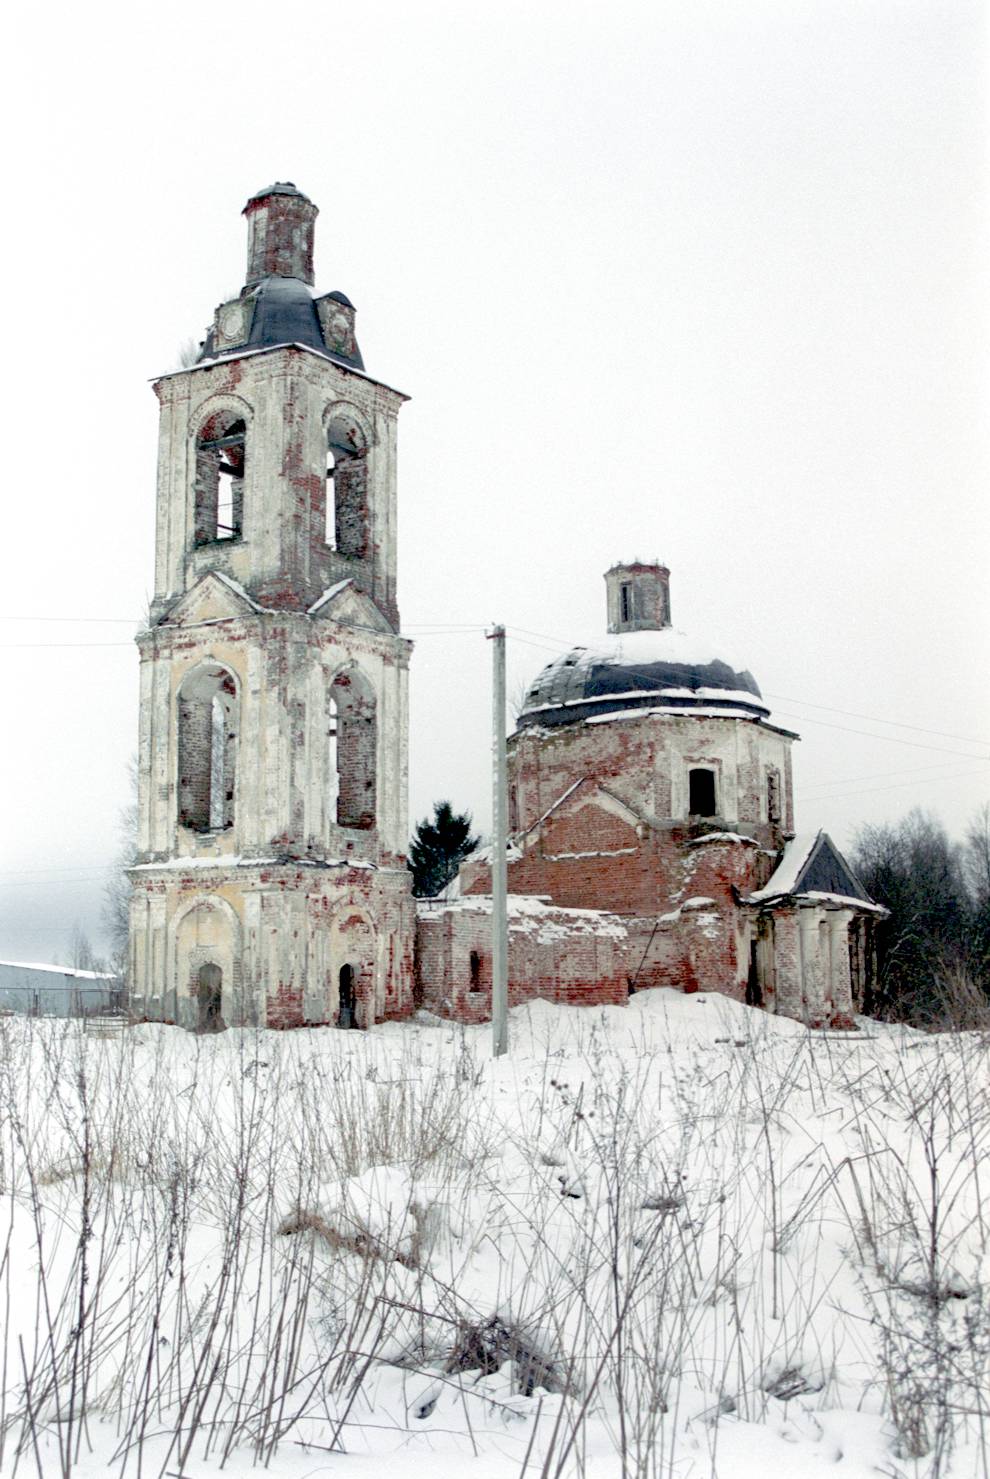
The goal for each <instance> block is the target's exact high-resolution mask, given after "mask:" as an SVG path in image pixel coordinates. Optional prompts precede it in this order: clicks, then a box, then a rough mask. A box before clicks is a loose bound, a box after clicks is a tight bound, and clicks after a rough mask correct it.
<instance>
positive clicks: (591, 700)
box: [518, 627, 770, 729]
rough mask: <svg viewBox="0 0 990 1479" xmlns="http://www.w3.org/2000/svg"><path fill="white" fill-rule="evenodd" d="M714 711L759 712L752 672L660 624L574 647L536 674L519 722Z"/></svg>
mask: <svg viewBox="0 0 990 1479" xmlns="http://www.w3.org/2000/svg"><path fill="white" fill-rule="evenodd" d="M656 708H663V709H665V710H677V709H684V710H687V711H690V710H694V711H698V710H706V711H707V710H717V711H718V713H720V714H721V713H728V715H729V717H733V716H734V715H738V716H739V717H740V718H765V717H766V716H767V715H768V714H769V712H770V711H769V709H768V708H767V706H766V704H765V703H764V702H763V699H762V696H761V694H760V690H759V688H758V687H757V683H756V679H755V678H754V677H753V675H752V673H750V672H748V671H746V670H745V669H742V668H737V667H735V666H733V665H731V664H730V663H728V662H726V661H724V659H722V658H720V657H717V656H715V655H714V649H713V647H712V646H711V644H706V643H704V642H700V641H697V640H693V639H691V638H689V637H687V636H685V634H684V633H683V632H678V631H675V630H674V629H673V628H672V627H665V628H663V629H662V630H660V631H642V632H624V633H622V634H621V635H620V636H616V637H612V638H609V639H608V641H607V642H606V643H603V644H602V645H601V646H599V647H574V648H572V649H571V651H570V652H568V653H565V654H564V656H563V657H558V658H555V659H554V661H553V662H552V663H548V664H547V666H546V667H545V668H544V669H543V671H542V672H541V673H539V674H538V675H537V677H536V679H535V681H534V682H533V683H532V685H531V686H530V689H529V692H528V693H527V694H526V700H525V703H524V705H523V709H522V713H521V714H520V716H519V723H518V728H520V729H527V728H530V727H534V726H545V727H548V728H549V727H552V726H556V725H560V724H577V723H579V722H580V721H581V720H583V719H590V718H594V717H595V716H597V715H602V714H612V713H618V712H620V711H626V710H629V709H656Z"/></svg>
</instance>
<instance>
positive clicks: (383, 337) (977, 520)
mask: <svg viewBox="0 0 990 1479" xmlns="http://www.w3.org/2000/svg"><path fill="white" fill-rule="evenodd" d="M6 27H7V35H8V38H9V40H10V41H12V42H13V52H12V54H11V55H10V56H9V59H8V79H7V84H6V87H5V94H4V96H3V98H2V102H0V107H2V110H3V113H4V114H5V115H6V116H5V117H4V119H3V130H4V136H5V138H6V139H7V141H8V145H9V148H8V160H7V164H6V170H5V192H4V194H5V207H6V215H7V221H6V223H5V226H4V230H3V233H2V246H0V251H2V254H3V257H4V259H5V271H4V281H5V283H6V289H5V305H4V331H5V349H6V354H5V364H6V368H7V378H6V384H5V390H4V395H3V397H2V401H0V404H2V406H3V410H4V419H5V422H6V425H5V427H4V436H3V445H4V453H5V456H4V469H5V477H4V484H5V488H4V498H3V534H4V537H3V542H2V549H3V556H2V558H3V565H2V571H0V617H2V618H3V619H2V620H0V644H2V650H0V660H2V669H3V674H4V676H3V683H2V693H3V699H4V722H3V725H2V726H0V749H2V753H0V775H2V779H3V798H2V816H0V825H2V829H3V845H2V856H0V885H2V888H0V958H5V959H29V960H40V959H45V958H52V957H54V956H55V955H56V954H61V955H62V956H63V958H65V951H66V949H67V945H68V937H69V934H70V932H71V929H72V926H73V924H74V922H75V921H76V920H77V919H78V920H79V921H80V922H82V924H83V925H84V926H85V927H86V928H87V929H89V930H90V932H91V933H92V934H93V935H94V936H95V935H96V934H97V933H98V916H99V900H100V890H101V881H102V871H103V869H104V867H105V865H106V863H107V861H108V859H109V858H110V857H111V855H112V854H113V852H114V850H115V848H116V845H117V814H118V810H119V808H120V807H121V806H122V805H123V804H124V802H125V801H126V799H127V780H126V770H127V762H128V757H129V756H130V755H131V754H132V753H133V751H134V749H135V739H136V727H137V681H136V679H137V653H136V650H135V649H134V647H133V645H132V643H131V638H132V635H133V631H134V629H135V627H136V626H137V624H138V622H139V620H140V618H141V615H142V612H143V610H144V608H145V602H146V599H147V597H148V595H149V593H150V589H151V580H152V532H153V508H154V491H155V490H154V478H155V457H156V435H157V417H156V402H155V398H154V395H153V393H152V391H151V388H150V385H149V383H148V382H149V380H150V379H151V378H152V377H153V376H154V375H155V374H156V373H158V372H160V371H162V370H164V369H167V368H170V367H171V366H173V365H174V363H175V361H176V358H177V349H178V346H179V345H180V344H181V343H182V342H183V341H184V340H186V339H187V338H188V337H190V336H196V337H200V336H201V333H202V330H203V328H204V327H205V325H206V323H207V321H208V320H209V318H210V317H211V315H212V311H213V308H214V306H215V304H216V303H217V302H219V301H220V300H221V299H223V298H225V297H228V296H230V295H231V294H232V293H234V292H236V291H237V290H238V288H239V286H240V284H241V283H242V282H243V279H244V251H245V246H244V242H245V236H244V222H243V220H242V218H241V215H240V211H241V208H242V207H243V205H244V202H245V200H246V199H247V197H248V196H249V195H250V194H252V193H253V192H254V191H255V190H257V189H258V188H260V187H261V186H263V185H266V184H268V183H270V182H271V181H272V180H273V179H291V180H294V181H295V182H296V183H297V184H298V185H299V186H300V187H301V188H302V189H303V190H305V191H306V193H307V194H308V195H310V196H311V198H312V199H313V200H315V201H316V203H317V204H318V205H319V207H320V209H321V214H320V217H319V220H318V222H317V281H318V285H319V287H320V288H322V289H323V290H328V289H331V288H340V289H342V290H343V291H345V292H346V293H347V294H348V295H349V296H350V297H351V298H352V299H353V301H354V302H355V303H356V304H357V308H358V333H359V339H360V343H361V346H362V349H363V352H364V357H365V362H366V364H367V366H368V369H369V371H370V372H371V373H372V374H374V375H378V376H380V377H381V378H382V379H384V380H386V381H388V382H389V383H390V384H392V385H397V386H399V387H400V388H402V389H403V390H405V391H407V392H408V393H409V394H410V395H411V396H412V397H413V399H412V401H411V402H410V404H409V405H407V406H406V407H405V408H404V410H403V412H402V417H401V420H400V443H399V445H400V464H399V466H400V474H399V499H400V511H401V543H400V556H399V560H400V563H399V594H400V603H401V607H402V613H403V621H404V625H405V626H406V627H407V628H409V629H410V630H411V631H412V634H413V635H415V636H416V638H417V642H418V645H417V650H416V653H415V657H414V667H413V698H412V796H411V802H412V810H413V815H414V817H415V816H416V815H422V814H423V813H424V812H426V811H427V810H428V808H429V806H430V804H431V803H432V801H433V800H435V799H437V798H440V797H448V796H449V797H450V798H451V799H452V800H453V801H454V803H455V804H456V805H458V806H461V807H469V808H471V809H472V810H473V811H474V814H475V817H476V820H477V821H478V823H479V824H480V825H481V826H482V827H484V826H485V825H486V824H487V821H488V816H489V810H490V806H489V769H488V767H489V738H488V727H489V698H488V690H489V661H490V651H489V646H488V644H487V643H486V642H485V641H484V639H483V636H482V635H481V633H480V632H477V631H475V632H462V633H446V634H442V635H441V634H435V635H426V634H425V633H424V632H423V631H422V630H419V631H417V630H416V628H420V629H422V628H424V627H425V626H426V625H427V624H430V623H433V624H441V625H442V624H446V623H451V624H464V625H466V626H469V625H472V624H475V625H483V624H485V623H488V622H491V621H493V620H501V621H503V622H505V623H507V624H509V625H510V627H513V628H515V629H516V630H517V632H521V633H522V634H524V635H525V639H526V640H525V643H524V642H523V640H521V639H520V638H516V639H515V640H513V641H512V642H511V644H510V653H509V662H510V678H509V687H510V691H512V690H514V689H515V690H518V689H519V688H520V687H521V686H522V684H523V683H524V682H526V681H527V680H528V679H529V678H530V677H532V675H533V674H534V673H535V671H536V670H537V669H538V668H539V667H540V666H541V665H542V664H543V663H544V662H546V661H549V659H550V657H551V656H552V650H556V649H558V648H559V647H562V646H569V645H571V644H572V643H574V642H577V641H588V640H593V639H594V638H596V637H598V636H599V635H600V634H601V633H602V631H603V630H604V582H603V581H602V578H601V577H602V572H603V571H604V570H605V569H606V568H607V567H608V566H609V565H610V564H612V563H613V562H614V561H615V560H617V559H629V558H634V557H637V556H638V557H640V558H649V557H652V556H654V555H659V556H660V557H661V558H662V559H664V560H665V561H666V562H667V563H668V564H669V566H670V568H671V570H672V582H671V584H672V598H673V608H674V622H675V625H678V626H682V627H684V628H685V629H687V630H689V631H699V632H705V633H711V634H714V635H716V636H719V637H721V638H722V639H723V641H724V646H725V650H726V654H727V656H729V658H730V659H732V658H734V657H738V659H739V660H741V661H742V662H743V663H744V664H745V665H748V666H749V667H750V669H751V670H752V672H753V673H754V674H755V676H756V678H757V680H758V681H759V683H760V685H761V687H762V689H763V692H764V694H765V695H766V696H767V697H768V698H769V699H770V701H771V703H772V706H773V709H774V712H775V714H776V716H777V717H779V719H780V721H781V722H782V723H784V724H786V725H788V726H790V727H792V728H795V729H797V730H799V731H800V732H801V734H802V735H803V742H802V743H801V745H800V746H798V747H797V758H796V779H797V783H796V794H797V797H798V822H799V826H801V827H802V828H808V827H815V826H819V825H821V826H825V827H826V828H827V829H828V830H829V831H830V832H831V833H832V835H833V837H834V838H835V839H836V841H837V842H838V843H839V844H840V846H847V845H848V844H849V843H850V842H851V839H852V835H853V833H854V831H855V829H856V827H857V826H858V825H860V824H862V823H864V822H874V821H879V820H883V819H888V818H896V817H898V816H900V815H902V814H903V812H905V811H906V810H907V809H908V808H909V807H910V806H911V805H913V804H921V805H923V806H925V807H927V808H930V809H932V810H933V811H935V812H936V813H937V814H938V815H939V816H941V817H942V818H943V820H944V821H945V823H946V824H947V826H948V827H949V829H950V831H951V832H952V833H953V834H954V835H957V836H958V835H961V833H962V831H963V829H964V827H965V824H966V821H967V819H968V818H969V817H970V816H971V815H972V813H973V812H974V811H975V809H976V807H977V806H978V805H979V804H980V803H981V802H982V801H983V800H984V799H986V798H987V797H988V796H990V763H988V758H987V757H988V756H990V712H988V708H990V700H988V683H987V673H988V664H987V657H988V650H987V649H988V641H987V637H988V620H987V598H986V586H987V581H986V575H985V570H986V565H987V553H988V549H987V534H988V516H987V511H986V510H987V487H988V472H990V455H988V452H990V448H988V415H987V391H988V357H987V345H988V333H987V330H988V312H987V308H988V275H987V262H988V252H987V248H988V234H990V233H988V209H987V205H988V190H987V61H988V48H987V37H986V30H985V7H984V5H982V4H980V3H977V0H942V3H935V0H779V3H773V0H736V3H729V0H711V3H706V0H653V3H649V4H634V3H623V0H612V3H609V4H605V3H594V4H587V3H585V4H580V3H575V0H568V3H559V0H550V3H542V4H534V3H529V4H520V3H515V0H508V3H506V0H502V3H499V4H498V5H494V4H487V3H486V4H464V3H459V4H448V5H443V4H435V3H426V4H417V3H415V0H411V3H404V4H391V3H382V0H378V3H376V0H364V3H362V4H360V5H354V4H346V5H344V4H340V3H337V0H324V3H321V4H294V3H292V0H285V3H282V4H281V5H279V6H275V7H273V6H271V5H260V4H255V3H246V0H239V3H238V4H236V5H233V4H202V3H199V4H196V5H191V4H186V3H175V0H173V3H172V4H170V5H169V6H168V7H164V8H163V7H158V8H155V9H150V8H147V7H141V6H127V7H126V8H125V7H123V6H121V7H120V8H119V9H117V8H111V7H109V6H107V5H105V4H100V3H96V4H92V5H87V6H76V5H72V6H70V5H66V4H58V5H55V6H46V7H31V8H28V7H26V6H19V7H18V8H17V11H16V12H15V15H14V18H13V19H9V20H8V22H7V23H6ZM42 618H44V619H42ZM53 618H58V619H59V620H53ZM529 643H532V644H538V645H526V644H529ZM18 644H27V645H18ZM59 644H71V645H59ZM81 644H101V645H81ZM102 644H110V645H102Z"/></svg>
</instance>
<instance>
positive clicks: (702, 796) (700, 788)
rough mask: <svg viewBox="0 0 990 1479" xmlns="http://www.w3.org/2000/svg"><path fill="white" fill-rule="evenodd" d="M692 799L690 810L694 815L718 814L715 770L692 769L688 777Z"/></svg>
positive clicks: (689, 804) (690, 800) (689, 805)
mask: <svg viewBox="0 0 990 1479" xmlns="http://www.w3.org/2000/svg"><path fill="white" fill-rule="evenodd" d="M688 786H689V791H690V799H689V802H688V811H689V812H690V813H691V815H692V816H694V817H713V816H717V815H718V807H717V805H716V796H715V772H714V771H713V770H701V769H698V770H692V771H691V773H690V775H689V777H688Z"/></svg>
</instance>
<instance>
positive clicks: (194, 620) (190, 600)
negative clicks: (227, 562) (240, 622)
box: [158, 570, 267, 627]
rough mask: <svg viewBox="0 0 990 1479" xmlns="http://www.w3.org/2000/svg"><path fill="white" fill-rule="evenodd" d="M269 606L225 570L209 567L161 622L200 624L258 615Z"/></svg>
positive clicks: (160, 623)
mask: <svg viewBox="0 0 990 1479" xmlns="http://www.w3.org/2000/svg"><path fill="white" fill-rule="evenodd" d="M266 609H267V608H266V607H264V606H260V605H259V604H258V602H257V601H256V600H255V599H254V597H253V596H249V595H248V593H247V591H246V590H245V589H244V587H243V586H242V585H240V584H238V582H237V581H236V580H232V579H231V577H230V576H229V575H228V574H227V573H226V572H225V571H223V570H207V571H206V572H205V574H203V575H201V576H200V578H199V579H198V580H197V581H196V583H195V585H192V586H190V588H189V589H188V590H187V591H185V592H183V594H182V595H181V596H180V597H179V599H178V600H177V601H176V603H175V605H174V606H170V607H169V609H168V611H167V612H166V613H165V615H164V616H163V617H162V618H161V619H160V621H159V622H158V626H160V627H181V626H199V625H200V624H202V623H203V622H209V621H229V620H230V619H231V618H232V617H238V616H254V615H256V614H257V613H258V612H259V611H264V610H266Z"/></svg>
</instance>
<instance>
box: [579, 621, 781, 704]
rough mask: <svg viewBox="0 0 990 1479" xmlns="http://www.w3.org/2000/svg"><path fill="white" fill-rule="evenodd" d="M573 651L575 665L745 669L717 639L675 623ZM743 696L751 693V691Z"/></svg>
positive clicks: (618, 636) (748, 695)
mask: <svg viewBox="0 0 990 1479" xmlns="http://www.w3.org/2000/svg"><path fill="white" fill-rule="evenodd" d="M574 653H575V655H576V656H577V665H578V666H583V667H591V666H593V665H596V664H598V663H606V664H617V665H618V666H620V667H624V668H628V667H635V666H636V665H637V664H638V663H643V664H644V665H648V664H651V663H658V662H671V663H683V664H685V665H686V666H690V667H707V666H708V664H709V663H713V662H724V663H727V664H728V666H729V667H731V668H733V669H734V670H735V671H736V672H737V673H742V672H745V671H746V664H745V663H743V662H734V661H733V660H732V659H731V658H730V657H727V656H726V653H725V648H724V645H723V643H722V642H721V641H719V642H717V643H716V642H714V641H712V640H711V638H709V637H706V636H699V635H697V634H689V633H687V632H683V631H681V630H680V629H679V628H677V627H663V628H662V629H661V630H660V631H652V632H620V633H618V634H617V635H615V636H610V637H606V638H605V639H604V641H602V642H600V643H598V644H596V645H595V646H593V647H576V648H575V649H574ZM746 696H747V698H750V699H752V698H753V697H754V695H753V694H752V693H747V695H746Z"/></svg>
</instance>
